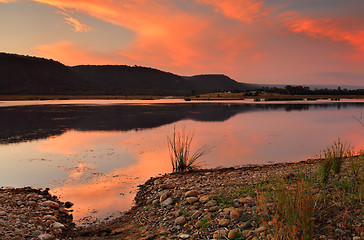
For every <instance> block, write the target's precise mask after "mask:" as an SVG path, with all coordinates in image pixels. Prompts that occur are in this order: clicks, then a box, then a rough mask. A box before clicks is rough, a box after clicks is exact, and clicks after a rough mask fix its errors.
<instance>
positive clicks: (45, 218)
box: [43, 215, 57, 221]
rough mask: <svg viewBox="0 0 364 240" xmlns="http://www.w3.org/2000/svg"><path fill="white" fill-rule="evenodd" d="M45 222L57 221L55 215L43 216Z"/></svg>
mask: <svg viewBox="0 0 364 240" xmlns="http://www.w3.org/2000/svg"><path fill="white" fill-rule="evenodd" d="M43 220H45V221H47V220H52V221H57V218H56V217H55V216H53V215H45V216H43Z"/></svg>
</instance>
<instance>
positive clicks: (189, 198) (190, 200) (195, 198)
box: [186, 197, 198, 204]
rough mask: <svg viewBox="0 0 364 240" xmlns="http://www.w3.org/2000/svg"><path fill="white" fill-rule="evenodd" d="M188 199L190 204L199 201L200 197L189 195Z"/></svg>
mask: <svg viewBox="0 0 364 240" xmlns="http://www.w3.org/2000/svg"><path fill="white" fill-rule="evenodd" d="M186 200H187V202H188V203H189V204H193V203H195V202H197V201H198V198H197V197H188V198H187V199H186Z"/></svg>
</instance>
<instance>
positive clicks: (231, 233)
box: [228, 228, 239, 239]
mask: <svg viewBox="0 0 364 240" xmlns="http://www.w3.org/2000/svg"><path fill="white" fill-rule="evenodd" d="M238 234H239V229H237V228H234V229H232V230H230V231H229V233H228V238H229V239H235V238H236V237H237V236H238Z"/></svg>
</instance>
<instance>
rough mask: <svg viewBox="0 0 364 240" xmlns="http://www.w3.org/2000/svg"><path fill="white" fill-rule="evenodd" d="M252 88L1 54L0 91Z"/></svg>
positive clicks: (220, 79) (216, 79) (213, 78)
mask: <svg viewBox="0 0 364 240" xmlns="http://www.w3.org/2000/svg"><path fill="white" fill-rule="evenodd" d="M252 87H253V85H249V84H242V83H239V82H236V81H234V80H232V79H231V78H229V77H227V76H225V75H197V76H192V77H182V76H179V75H176V74H173V73H169V72H164V71H161V70H158V69H153V68H146V67H139V66H134V67H130V66H125V65H102V66H95V65H81V66H74V67H68V66H65V65H63V64H62V63H59V62H57V61H53V60H49V59H44V58H37V57H29V56H21V55H16V54H8V53H0V94H9V95H13V94H14V95H15V94H18V95H69V94H74V95H86V94H89V95H188V94H191V93H192V92H193V91H195V92H197V93H208V92H212V91H214V90H245V89H249V88H252Z"/></svg>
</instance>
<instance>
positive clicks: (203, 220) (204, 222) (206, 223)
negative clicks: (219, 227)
mask: <svg viewBox="0 0 364 240" xmlns="http://www.w3.org/2000/svg"><path fill="white" fill-rule="evenodd" d="M200 221H201V228H200V229H201V231H203V232H206V230H207V228H208V226H209V220H208V219H207V217H206V216H204V217H203V218H201V220H200Z"/></svg>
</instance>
